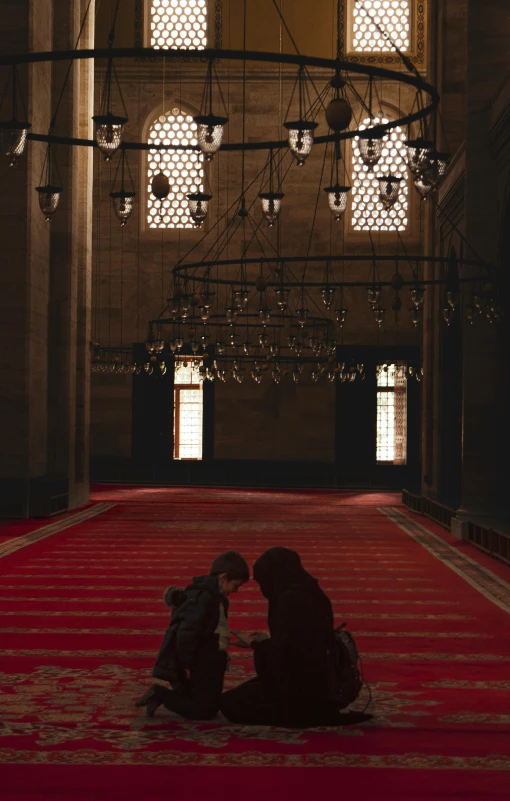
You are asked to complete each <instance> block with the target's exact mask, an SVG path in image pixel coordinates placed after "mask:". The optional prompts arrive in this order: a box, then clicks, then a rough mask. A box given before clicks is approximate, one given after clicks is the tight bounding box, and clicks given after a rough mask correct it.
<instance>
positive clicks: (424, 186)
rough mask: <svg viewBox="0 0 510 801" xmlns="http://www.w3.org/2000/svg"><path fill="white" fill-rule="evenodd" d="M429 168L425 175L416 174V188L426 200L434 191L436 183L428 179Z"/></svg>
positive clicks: (414, 179)
mask: <svg viewBox="0 0 510 801" xmlns="http://www.w3.org/2000/svg"><path fill="white" fill-rule="evenodd" d="M427 173H428V170H427V171H426V172H425V173H424V174H423V175H419V174H418V175H414V176H413V183H414V188H415V189H416V191H417V192H418V194H419V196H420V197H421V199H422V200H426V199H427V198H428V196H429V195H430V194H431V192H433V191H434V184H433V183H432V182H430V181H429V180H428V179H427V177H426V176H427Z"/></svg>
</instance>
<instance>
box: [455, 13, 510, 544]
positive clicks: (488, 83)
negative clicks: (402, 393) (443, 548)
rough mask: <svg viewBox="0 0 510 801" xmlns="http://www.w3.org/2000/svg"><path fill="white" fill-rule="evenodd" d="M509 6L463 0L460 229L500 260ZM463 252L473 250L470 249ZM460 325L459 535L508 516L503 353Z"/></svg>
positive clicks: (488, 329) (480, 331) (493, 341)
mask: <svg viewBox="0 0 510 801" xmlns="http://www.w3.org/2000/svg"><path fill="white" fill-rule="evenodd" d="M509 23H510V8H509V6H508V3H507V2H505V0H498V2H494V3H491V4H489V5H484V4H480V3H478V2H477V0H469V4H468V58H467V123H466V165H467V168H466V176H465V187H466V196H465V230H466V233H467V237H468V240H469V242H470V245H471V246H472V248H473V249H474V251H475V252H476V253H478V254H479V255H480V256H481V257H482V258H483V259H484V260H485V261H487V262H490V263H492V264H495V265H498V258H499V254H498V240H499V238H500V226H501V223H502V209H501V208H500V204H499V203H498V192H497V187H498V181H499V178H500V175H501V169H502V165H501V163H500V162H499V160H498V159H496V158H495V157H494V155H493V153H492V152H491V147H490V127H491V126H490V118H491V114H490V109H491V105H492V101H493V99H494V96H495V95H496V93H497V91H498V89H499V87H500V85H501V82H502V80H503V78H504V77H505V75H506V74H507V72H508V69H509V68H510V24H509ZM465 255H466V256H472V251H471V252H470V251H469V249H468V248H465ZM463 325H464V332H463V337H464V349H463V350H464V359H463V398H462V403H463V410H462V412H463V413H462V424H463V427H462V461H463V477H462V507H461V509H460V510H459V514H458V515H457V517H458V521H457V522H456V523H455V525H454V529H455V531H456V532H457V533H460V534H462V533H463V521H465V520H466V519H467V518H472V517H474V516H475V517H482V518H491V517H496V518H497V517H499V516H500V515H501V514H504V510H505V506H506V509H507V511H506V514H508V507H507V503H506V502H505V498H506V495H507V492H508V487H507V486H506V487H504V486H503V484H505V483H506V482H505V481H504V480H502V471H503V473H504V468H503V465H504V464H505V463H506V462H507V456H508V454H507V452H506V450H505V446H504V445H503V443H502V436H501V432H502V426H503V424H504V421H505V420H506V417H507V415H508V388H507V386H506V389H505V384H507V375H508V369H509V367H508V352H507V348H506V347H505V345H504V343H503V342H502V338H501V336H500V334H499V331H498V328H497V326H490V325H488V323H487V321H484V320H480V321H479V322H478V324H475V325H473V326H469V325H468V324H467V323H466V321H464V323H463Z"/></svg>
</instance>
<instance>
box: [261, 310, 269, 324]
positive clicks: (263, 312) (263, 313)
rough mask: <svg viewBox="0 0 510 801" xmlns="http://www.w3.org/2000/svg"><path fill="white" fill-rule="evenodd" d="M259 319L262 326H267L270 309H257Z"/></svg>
mask: <svg viewBox="0 0 510 801" xmlns="http://www.w3.org/2000/svg"><path fill="white" fill-rule="evenodd" d="M259 317H260V322H261V323H262V325H268V324H269V322H270V320H271V309H259Z"/></svg>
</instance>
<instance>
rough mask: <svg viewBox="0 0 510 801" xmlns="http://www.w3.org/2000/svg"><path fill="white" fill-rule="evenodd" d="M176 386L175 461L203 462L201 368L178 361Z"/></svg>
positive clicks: (190, 363) (175, 377) (176, 365)
mask: <svg viewBox="0 0 510 801" xmlns="http://www.w3.org/2000/svg"><path fill="white" fill-rule="evenodd" d="M174 382H175V383H174V459H201V458H202V429H203V393H202V383H201V379H200V374H199V372H198V367H196V366H195V365H194V364H193V363H192V362H187V361H179V360H176V362H175V373H174Z"/></svg>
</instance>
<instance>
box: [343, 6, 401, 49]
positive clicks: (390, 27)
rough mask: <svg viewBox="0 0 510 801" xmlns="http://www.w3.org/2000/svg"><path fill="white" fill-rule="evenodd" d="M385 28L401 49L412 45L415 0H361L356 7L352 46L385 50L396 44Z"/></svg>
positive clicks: (353, 19) (353, 13) (353, 17)
mask: <svg viewBox="0 0 510 801" xmlns="http://www.w3.org/2000/svg"><path fill="white" fill-rule="evenodd" d="M378 26H379V27H380V28H382V29H383V30H384V31H386V33H387V34H388V36H389V37H390V39H391V40H392V41H393V42H394V43H395V45H396V46H397V47H398V49H399V50H402V51H403V52H407V51H408V50H409V49H410V46H411V0H359V1H358V2H354V4H353V7H352V49H353V50H354V51H357V52H361V53H384V52H387V51H391V50H392V49H393V48H392V46H391V44H390V43H389V42H388V40H387V39H386V37H385V36H383V35H382V33H381V32H380V31H379V29H378Z"/></svg>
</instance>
